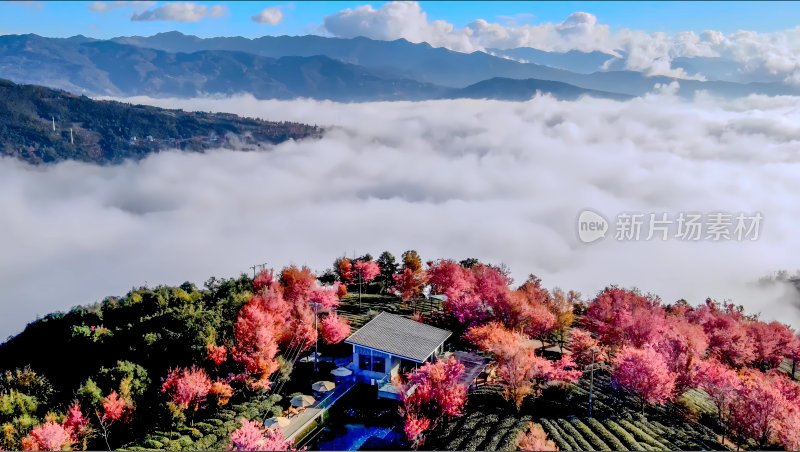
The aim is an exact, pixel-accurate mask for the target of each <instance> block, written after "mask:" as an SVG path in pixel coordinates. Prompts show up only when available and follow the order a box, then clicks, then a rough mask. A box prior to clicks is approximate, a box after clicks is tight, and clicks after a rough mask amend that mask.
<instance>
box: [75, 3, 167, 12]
mask: <svg viewBox="0 0 800 452" xmlns="http://www.w3.org/2000/svg"><path fill="white" fill-rule="evenodd" d="M155 5H156V2H154V1H114V2H94V3H92V4H91V5H89V6H88V8H89V10H90V11H94V12H96V13H105V12H108V11H113V10H116V9H127V8H131V9H133V10H135V11H144V10H146V9H149V8H152V7H153V6H155Z"/></svg>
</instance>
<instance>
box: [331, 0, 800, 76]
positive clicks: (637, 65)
mask: <svg viewBox="0 0 800 452" xmlns="http://www.w3.org/2000/svg"><path fill="white" fill-rule="evenodd" d="M532 13H535V11H532ZM324 28H325V30H326V31H327V32H329V33H331V34H332V35H334V36H338V37H344V38H348V37H355V36H366V37H368V38H373V39H382V40H394V39H399V38H405V39H407V40H409V41H411V42H417V43H419V42H427V43H429V44H431V45H432V46H434V47H446V48H449V49H451V50H455V51H459V52H474V51H479V50H485V49H487V48H499V49H510V48H517V47H533V48H536V49H540V50H546V51H556V52H566V51H570V50H579V51H583V52H591V51H601V52H605V53H609V54H611V55H616V56H622V57H623V60H624V68H625V69H630V70H634V71H642V72H645V73H647V74H648V75H667V76H672V77H678V78H695V79H703V78H704V76H703V74H701V73H697V72H687V71H685V70H684V69H682V68H678V67H674V65H673V64H672V60H673V59H675V58H677V57H719V56H721V57H725V58H730V59H732V60H733V61H735V62H737V63H739V65H740V68H739V70H740V71H741V72H743V73H752V72H764V73H767V74H771V75H774V76H777V77H780V78H783V80H784V81H786V82H787V83H800V27H796V28H793V29H790V30H785V31H781V32H774V33H756V32H750V31H737V32H735V33H730V34H724V33H721V32H719V31H715V30H706V31H704V32H702V33H700V34H698V33H695V32H692V31H687V32H680V33H675V34H666V33H662V32H654V33H648V32H645V31H640V30H632V29H628V28H623V29H620V30H615V31H614V30H611V28H610V27H609V26H608V25H605V24H602V23H600V22H599V21H598V18H597V17H595V16H594V15H593V14H590V13H587V12H581V11H578V12H575V13H572V14H571V15H569V16H568V17H567V18H566V19H565V20H564V21H563V22H561V23H541V24H523V25H517V24H515V23H506V24H500V23H494V22H489V21H488V20H486V19H483V18H476V20H474V21H473V22H471V23H469V24H468V25H466V26H465V27H463V28H457V27H456V26H455V25H453V24H452V23H450V22H447V21H443V20H435V21H431V20H429V19H428V16H427V14H426V13H425V11H424V10H423V8H422V6H420V4H419V3H417V2H388V3H385V4H384V5H382V6H381V7H380V8H377V9H376V8H373V7H372V6H370V5H364V6H359V7H357V8H354V9H345V10H343V11H340V12H338V13H335V14H332V15H330V16H328V17H326V18H325V23H324Z"/></svg>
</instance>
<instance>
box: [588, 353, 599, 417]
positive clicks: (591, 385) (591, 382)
mask: <svg viewBox="0 0 800 452" xmlns="http://www.w3.org/2000/svg"><path fill="white" fill-rule="evenodd" d="M596 352H597V347H592V365H591V367H590V368H589V419H591V418H592V393H593V392H594V355H595V353H596Z"/></svg>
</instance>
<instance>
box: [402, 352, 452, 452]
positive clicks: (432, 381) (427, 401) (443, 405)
mask: <svg viewBox="0 0 800 452" xmlns="http://www.w3.org/2000/svg"><path fill="white" fill-rule="evenodd" d="M463 373H464V365H463V364H461V363H460V362H458V360H456V359H455V358H454V357H452V356H451V357H450V358H449V359H447V360H441V361H437V362H436V363H426V364H425V365H424V366H422V367H420V368H419V369H418V370H417V371H416V372H414V373H411V374H409V375H408V381H407V382H406V383H404V384H400V399H401V401H402V403H403V407H402V408H401V413H402V415H403V416H404V417H405V421H406V425H405V431H406V435H407V437H408V440H409V441H411V442H412V443H413V445H414V447H419V446H420V445H422V444H423V443H424V441H425V432H426V431H428V430H430V429H434V428H436V425H437V424H438V423H439V422H440V421H441V420H447V419H449V418H451V417H455V416H460V415H461V413H462V409H463V407H464V403H466V401H467V388H466V386H464V385H463V384H461V383H459V378H460V377H461V375H462V374H463ZM412 388H413V391H411V389H412ZM409 392H410V394H409Z"/></svg>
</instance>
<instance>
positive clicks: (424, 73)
mask: <svg viewBox="0 0 800 452" xmlns="http://www.w3.org/2000/svg"><path fill="white" fill-rule="evenodd" d="M503 53H504V55H503V56H494V55H490V54H489V53H485V52H473V53H460V52H454V51H451V50H448V49H445V48H434V47H432V46H430V45H429V44H426V43H421V44H415V43H411V42H409V41H406V40H404V39H399V40H395V41H378V40H372V39H368V38H363V37H361V38H353V39H341V38H326V37H321V36H264V37H261V38H255V39H247V38H242V37H221V38H198V37H196V36H189V35H184V34H181V33H178V32H169V33H160V34H157V35H154V36H150V37H139V36H131V37H120V38H114V39H111V40H96V39H92V38H87V37H85V36H73V37H71V38H63V39H62V38H43V37H41V36H37V35H4V36H0V77H2V78H7V79H9V80H12V81H15V82H20V83H32V84H38V85H44V86H50V87H55V88H60V89H65V90H68V91H71V92H74V93H82V94H89V95H107V96H133V95H147V96H151V97H183V98H186V97H196V96H206V95H223V96H230V95H234V94H241V93H250V94H252V95H253V96H255V97H256V98H259V99H295V98H313V99H328V100H334V101H339V102H365V101H387V100H389V101H391V100H411V101H415V100H426V99H453V98H460V97H466V98H475V96H478V95H479V94H478V93H482V94H480V95H485V96H488V97H487V98H492V99H505V100H526V99H529V98H530V93H531V89H530V87H531V86H533V85H537V86H538V87H539V88H540V89H538V90H539V91H542V92H546V93H550V94H552V95H553V96H556V97H558V98H563V99H567V98H569V99H574V98H576V96H581V95H590V96H600V97H606V98H615V96H617V97H616V98H627V97H630V96H641V95H644V94H646V93H649V92H651V91H652V90H653V87H654V86H655V85H656V84H668V83H670V82H672V81H675V80H677V81H678V82H679V83H680V86H681V89H680V92H679V94H680V95H683V96H691V95H693V94H694V93H695V92H697V91H698V90H705V91H708V92H710V93H712V94H715V95H721V96H744V95H749V94H754V93H758V94H767V95H782V94H800V88H798V87H794V86H788V85H785V84H783V83H780V82H777V81H774V80H772V81H770V79H768V78H766V79H764V80H765V81H763V82H758V83H736V82H728V81H708V82H704V81H698V80H682V79H675V78H670V77H661V76H658V77H648V76H646V75H645V74H642V73H640V72H635V71H628V70H608V71H605V70H603V71H593V72H591V71H592V68H593V66H594V65H597V64H600V62H601V61H611V62H612V63H613V64H610V65H609V66H608V67H609V68H618V67H619V66H620V64H619V60H614V59H613V55H609V54H604V53H601V52H591V53H582V52H574V51H573V52H566V53H558V52H544V51H541V50H537V49H511V50H508V51H503ZM514 55H516V56H518V57H519V59H521V60H526V61H527V58H532V59H534V60H536V61H540V62H545V63H548V64H550V65H553V66H555V65H561V66H563V67H566V68H569V69H571V70H566V69H562V68H558V67H552V66H548V65H544V64H535V63H523V62H519V61H514V60H512V59H509V58H512V57H513V56H514ZM608 58H611V60H608ZM681 64H685V65H687V67H690V66H691V65H692V64H695V65H701V66H702V67H706V68H715V70H717V71H718V72H720V73H726V74H727V73H728V72H729V70H730V68H729V67H728V66H725V64H723V63H722V62H719V61H716V60H714V61H705V60H698V59H690V60H681ZM498 79H507V80H537V81H536V82H533V81H530V82H526V83H510V82H507V81H505V82H504V81H499V80H498ZM487 82H488V83H487ZM544 82H554V83H544ZM475 85H478V88H476V87H475ZM567 85H569V86H567ZM489 86H492V89H488V87H489ZM534 92H535V91H534Z"/></svg>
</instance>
